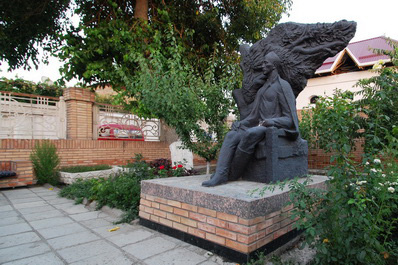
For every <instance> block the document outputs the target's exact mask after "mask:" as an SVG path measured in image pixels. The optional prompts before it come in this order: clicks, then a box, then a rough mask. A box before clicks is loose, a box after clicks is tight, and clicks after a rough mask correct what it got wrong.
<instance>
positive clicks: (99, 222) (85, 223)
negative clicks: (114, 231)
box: [79, 218, 113, 229]
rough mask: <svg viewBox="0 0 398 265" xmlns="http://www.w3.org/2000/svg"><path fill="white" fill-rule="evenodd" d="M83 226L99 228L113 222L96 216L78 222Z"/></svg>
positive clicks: (108, 225) (110, 224)
mask: <svg viewBox="0 0 398 265" xmlns="http://www.w3.org/2000/svg"><path fill="white" fill-rule="evenodd" d="M79 223H80V224H82V225H83V226H86V227H88V228H91V229H94V228H100V227H104V226H106V227H111V226H113V224H112V223H111V222H109V221H108V220H105V219H103V218H97V219H93V220H86V221H81V222H79Z"/></svg>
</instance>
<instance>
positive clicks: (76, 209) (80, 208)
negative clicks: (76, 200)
mask: <svg viewBox="0 0 398 265" xmlns="http://www.w3.org/2000/svg"><path fill="white" fill-rule="evenodd" d="M62 210H63V211H64V212H66V213H68V214H77V213H88V212H89V211H90V210H88V209H86V208H84V205H82V204H78V205H73V206H71V207H68V208H65V209H62Z"/></svg>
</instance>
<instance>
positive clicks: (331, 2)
mask: <svg viewBox="0 0 398 265" xmlns="http://www.w3.org/2000/svg"><path fill="white" fill-rule="evenodd" d="M397 17H398V0H293V5H292V9H291V11H290V16H287V15H285V16H283V18H282V20H281V22H288V21H293V22H299V23H317V22H335V21H338V20H341V19H346V20H353V21H356V22H357V32H356V35H355V37H354V39H353V40H352V41H359V40H364V39H369V38H373V37H378V36H387V37H390V38H392V39H396V40H398V23H397V21H398V19H397ZM60 66H61V63H60V62H59V61H58V60H57V59H56V58H52V59H50V64H49V65H43V64H40V66H39V69H38V70H31V71H30V72H28V71H24V70H17V71H14V72H11V73H9V72H7V67H8V66H7V65H6V64H5V63H2V65H1V66H0V69H1V71H2V72H1V73H0V75H1V76H5V77H7V78H14V77H15V75H16V74H18V76H19V77H21V78H24V79H27V80H31V81H35V82H38V81H40V79H41V77H42V76H47V77H49V78H50V79H52V80H56V79H58V78H60V74H59V72H58V69H59V67H60ZM69 85H74V82H71V83H69Z"/></svg>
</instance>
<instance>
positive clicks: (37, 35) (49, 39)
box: [0, 0, 70, 70]
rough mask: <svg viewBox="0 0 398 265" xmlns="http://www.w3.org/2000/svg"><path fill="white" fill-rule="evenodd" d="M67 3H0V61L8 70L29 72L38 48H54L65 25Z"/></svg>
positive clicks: (57, 0)
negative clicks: (6, 64)
mask: <svg viewBox="0 0 398 265" xmlns="http://www.w3.org/2000/svg"><path fill="white" fill-rule="evenodd" d="M69 3H70V0H48V1H31V0H18V1H1V3H0V61H6V62H8V65H9V69H10V70H14V69H16V68H19V67H23V68H24V69H30V66H29V64H28V63H27V62H28V61H29V60H31V61H32V62H33V64H34V65H35V66H36V67H37V65H38V62H39V59H38V47H40V46H41V47H45V48H47V49H50V48H53V47H55V46H57V44H59V43H58V34H59V33H61V32H62V29H63V28H64V24H65V23H66V20H65V18H66V11H67V8H68V6H69Z"/></svg>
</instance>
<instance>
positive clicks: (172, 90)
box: [118, 34, 240, 163]
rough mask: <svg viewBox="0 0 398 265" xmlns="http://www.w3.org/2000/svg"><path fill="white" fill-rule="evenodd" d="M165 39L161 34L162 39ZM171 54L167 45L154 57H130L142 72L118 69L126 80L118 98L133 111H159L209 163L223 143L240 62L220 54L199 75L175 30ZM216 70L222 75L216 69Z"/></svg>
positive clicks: (145, 113)
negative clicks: (223, 57)
mask: <svg viewBox="0 0 398 265" xmlns="http://www.w3.org/2000/svg"><path fill="white" fill-rule="evenodd" d="M159 40H160V39H159ZM168 41H169V43H170V45H169V47H168V51H167V54H171V55H172V56H171V57H167V56H166V55H165V54H164V52H163V51H162V50H154V51H152V53H151V55H150V58H149V59H148V58H145V57H143V56H140V55H136V56H132V57H130V60H133V61H134V62H135V63H137V64H138V65H139V72H138V73H135V74H134V75H130V74H129V72H126V71H124V68H123V67H120V68H118V73H119V74H120V76H121V78H122V79H123V81H124V83H125V84H126V88H125V89H123V90H121V91H119V99H120V101H121V102H125V100H124V99H125V98H126V97H127V98H130V99H131V100H130V101H128V103H125V104H126V107H127V108H128V109H129V110H131V111H132V112H133V113H138V114H141V115H142V116H155V117H158V118H160V119H163V120H164V121H165V123H166V124H167V125H169V126H170V127H173V128H175V130H176V132H177V134H178V136H179V137H180V139H181V141H182V143H183V145H184V146H185V147H186V148H188V149H190V150H191V151H192V152H194V153H195V154H198V155H199V156H201V157H203V158H204V159H205V160H206V161H207V162H208V163H209V162H210V161H212V160H214V159H215V158H216V156H217V152H218V150H219V149H220V148H221V145H222V142H223V139H224V135H225V133H226V130H227V126H226V118H227V116H228V114H229V113H230V111H231V109H232V105H233V103H232V97H231V92H232V90H233V89H234V88H237V87H238V85H239V79H240V78H239V71H238V68H237V64H232V63H231V64H230V63H228V62H225V61H222V59H221V58H220V57H219V56H217V55H216V54H215V55H214V56H213V57H212V58H211V60H210V62H209V63H208V65H209V67H208V68H207V69H206V70H205V71H203V72H204V74H203V75H199V74H198V71H195V70H196V69H194V68H193V66H192V65H191V64H190V63H189V61H188V60H186V59H185V58H184V57H183V55H182V54H183V49H184V48H183V47H182V46H181V45H179V44H178V43H177V41H176V40H175V39H174V38H173V35H172V34H170V35H169V39H168ZM216 73H217V74H216Z"/></svg>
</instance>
